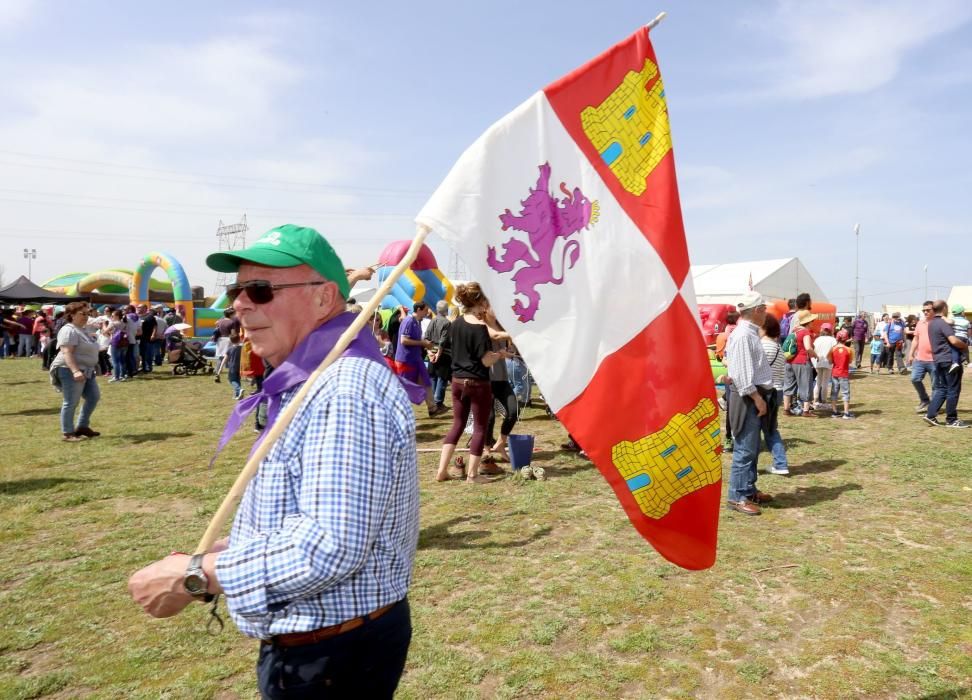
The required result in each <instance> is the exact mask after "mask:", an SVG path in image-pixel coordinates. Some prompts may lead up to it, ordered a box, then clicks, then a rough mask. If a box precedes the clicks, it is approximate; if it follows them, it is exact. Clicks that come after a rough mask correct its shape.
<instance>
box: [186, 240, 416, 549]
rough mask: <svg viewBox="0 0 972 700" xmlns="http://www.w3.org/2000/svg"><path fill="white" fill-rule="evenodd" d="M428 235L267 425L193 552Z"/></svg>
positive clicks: (212, 535)
mask: <svg viewBox="0 0 972 700" xmlns="http://www.w3.org/2000/svg"><path fill="white" fill-rule="evenodd" d="M428 235H429V229H428V228H426V227H425V226H422V225H421V224H420V225H419V226H418V230H417V231H416V234H415V238H414V240H412V245H411V246H409V249H408V251H407V252H406V253H405V257H403V258H402V259H401V261H400V262H399V263H398V265H396V266H395V269H393V270H392V271H391V273H390V274H389V275H388V277H387V278H385V281H384V282H383V283H382V285H381V287H379V288H378V291H377V292H375V295H374V296H373V297H371V299H370V300H369V301H368V304H367V306H365V307H364V308H363V309H362V310H361V313H359V314H358V316H357V318H355V319H354V321H353V322H352V323H351V325H350V326H348V328H347V330H345V331H344V333H342V334H341V337H340V338H338V341H337V343H335V345H334V347H333V348H331V351H330V352H329V353H328V354H327V357H325V358H324V359H323V360H321V364H320V365H318V367H317V369H315V370H314V372H313V373H312V374H311V375H310V376H309V377H308V378H307V381H305V382H304V385H303V386H302V387H301V388H300V391H298V392H297V395H296V396H295V397H294V398H293V399H292V400H291V401H290V403H288V404H287V408H285V409H284V411H283V412H282V413H281V414H280V415H279V416H278V417H277V420H275V421H274V423H273V425H272V426H271V427H270V432H269V433H268V434H267V436H266V437H265V438H264V439H263V442H261V443H260V446H259V447H258V448H257V449H256V451H255V452H254V453H253V454H252V455H251V456H250V459H249V460H247V462H246V466H244V467H243V471H241V472H240V475H239V476H238V477H236V481H235V482H234V483H233V486H232V487H231V488H230V490H229V493H227V494H226V497H225V498H224V499H223V502H222V503H221V504H220V506H219V509H218V510H217V511H216V514H215V515H213V519H212V520H211V521H210V523H209V527H207V528H206V532H205V533H204V534H203V536H202V539H201V540H199V544H198V545H197V546H196V551H195V554H205V553H206V552H208V551H209V550H210V549H212V546H213V544H214V543H215V542H216V538H217V537H219V533H220V531H222V529H223V526H224V525H225V524H226V521H227V520H228V519H229V517H230V515H232V513H233V511H234V510H236V506H237V505H238V504H239V502H240V499H241V498H243V492H244V491H245V490H246V485H247V484H249V483H250V480H251V479H252V478H253V476H254V475H255V474H256V472H257V469H258V468H259V467H260V462H262V461H263V459H264V457H266V456H267V453H268V452H270V448H272V447H273V445H274V443H275V442H276V441H277V439H278V438H279V437H280V436H281V435H283V432H284V431H285V430H286V429H287V426H288V425H290V421H291V420H293V418H294V416H295V415H296V414H297V410H298V409H299V408H300V406H301V404H303V402H304V399H305V398H306V397H307V393H308V392H309V391H310V388H311V387H312V386H313V385H314V383H315V382H316V381H317V379H318V377H320V376H321V374H323V373H324V370H326V369H327V368H328V367H330V366H331V364H332V363H333V362H334V361H335V360H336V359H337V358H339V357H340V356H341V353H343V352H344V351H345V349H347V347H348V345H349V344H350V343H351V341H352V340H353V339H354V337H355V336H356V335H357V334H358V331H360V330H361V329H362V328H363V327H364V325H365V324H366V323H369V322H370V321H371V319H372V315H373V314H374V312H375V309H377V308H378V305H379V304H380V303H381V300H382V299H384V298H385V296H386V295H387V294H388V293H389V292H390V291H391V288H392V285H394V284H395V282H396V281H398V278H399V277H401V276H402V274H403V273H404V272H405V270H407V269H408V268H409V266H410V265H411V264H412V262H414V261H415V258H416V257H418V253H419V250H421V248H422V244H423V243H424V242H425V239H426V237H427V236H428Z"/></svg>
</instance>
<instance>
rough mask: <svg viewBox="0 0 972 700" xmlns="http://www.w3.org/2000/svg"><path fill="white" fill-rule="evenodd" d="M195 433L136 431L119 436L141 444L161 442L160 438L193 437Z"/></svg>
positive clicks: (120, 438)
mask: <svg viewBox="0 0 972 700" xmlns="http://www.w3.org/2000/svg"><path fill="white" fill-rule="evenodd" d="M193 435H195V433H136V434H133V435H119V436H117V437H118V439H119V440H128V441H129V442H132V443H134V444H136V445H141V444H142V443H144V442H159V441H160V440H168V439H169V438H183V437H192V436H193Z"/></svg>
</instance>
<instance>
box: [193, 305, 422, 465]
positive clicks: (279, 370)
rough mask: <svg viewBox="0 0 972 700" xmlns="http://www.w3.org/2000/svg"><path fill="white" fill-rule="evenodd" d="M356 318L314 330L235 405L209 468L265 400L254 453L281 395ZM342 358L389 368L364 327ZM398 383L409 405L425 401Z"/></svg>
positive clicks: (347, 316)
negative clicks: (259, 388)
mask: <svg viewBox="0 0 972 700" xmlns="http://www.w3.org/2000/svg"><path fill="white" fill-rule="evenodd" d="M356 317H357V316H356V314H353V313H348V312H345V313H343V314H341V315H340V316H335V317H334V318H332V319H331V320H330V321H326V322H324V323H322V324H321V325H320V326H318V327H317V328H315V329H314V330H313V331H311V333H310V335H308V336H307V337H306V338H304V339H303V340H302V341H301V342H300V344H299V345H298V346H297V347H296V348H294V350H293V352H291V353H290V354H289V355H288V356H287V359H286V360H284V361H283V363H282V364H281V365H280V366H279V367H274V368H273V373H272V374H271V375H270V376H269V377H267V378H266V379H265V380H264V381H263V390H262V391H260V392H258V393H256V394H254V395H253V396H250V397H248V398H246V399H244V400H243V401H240V402H239V403H237V404H236V407H235V408H234V409H233V412H232V413H231V414H230V416H229V418H228V419H227V421H226V426H225V427H224V428H223V435H222V437H220V439H219V444H218V445H217V446H216V454H214V455H213V458H212V459H211V460H210V461H209V466H210V467H212V466H213V462H215V461H216V457H217V456H218V455H219V453H220V452H221V451H222V449H223V448H224V447H226V443H228V442H229V441H230V438H232V437H233V435H235V434H236V431H237V430H239V429H240V426H241V425H243V422H244V421H245V420H246V418H247V416H248V415H250V413H252V412H253V410H254V409H255V408H256V407H257V406H258V405H260V403H261V402H263V401H267V402H268V403H269V406H268V408H267V423H266V427H265V428H264V431H263V433H262V434H261V435H260V437H259V438H257V440H256V442H255V443H253V447H252V448H251V450H250V454H251V455H252V454H253V452H254V451H255V450H256V448H257V447H258V446H259V444H260V443H261V442H262V441H263V438H264V437H265V436H266V434H267V432H268V431H267V430H266V428H269V427H270V426H271V425H273V422H274V421H275V420H276V418H277V413H279V411H280V403H281V401H282V399H283V395H284V393H285V392H287V391H290V390H291V389H294V388H296V387H298V386H300V385H301V384H303V383H304V382H305V381H307V378H308V377H310V375H311V373H313V371H314V370H315V369H317V367H318V366H319V365H320V364H321V361H322V360H323V359H324V358H325V357H326V356H327V353H329V352H330V351H331V348H332V347H334V345H335V343H337V341H338V338H340V337H341V334H342V333H344V331H345V330H347V329H348V327H349V326H350V325H351V324H352V323H353V322H354V319H355V318H356ZM341 357H360V358H362V359H366V360H371V361H373V362H377V363H378V364H380V365H382V366H383V367H386V368H387V367H388V363H387V362H385V358H384V357H383V356H382V354H381V351H380V350H379V349H378V343H377V342H376V341H375V337H374V335H372V334H371V331H370V330H369V329H367V328H362V329H361V330H360V331H358V335H357V336H355V337H354V339H353V340H352V341H351V342H350V343H349V344H348V347H347V349H346V350H345V351H344V352H343V353H342V354H341ZM399 380H400V381H401V383H402V386H403V388H404V389H405V392H406V393H407V394H408V398H409V400H410V401H411V402H412V403H414V404H420V403H422V402H424V401H425V387H423V386H419V385H418V384H416V383H414V382H410V381H408V380H406V379H404V378H403V377H399Z"/></svg>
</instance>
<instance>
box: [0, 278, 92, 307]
mask: <svg viewBox="0 0 972 700" xmlns="http://www.w3.org/2000/svg"><path fill="white" fill-rule="evenodd" d="M87 298H88V297H87V296H79V297H72V296H68V295H67V294H58V293H57V292H51V291H48V290H46V289H44V288H43V287H38V286H37V285H36V284H34V283H33V282H31V281H30V280H29V279H27V278H26V277H25V276H24V275H21V276H20V277H19V278H18V279H16V280H14V281H13V282H11V283H10V284H8V285H7V286H6V287H2V288H0V304H67V303H68V302H71V301H82V300H84V299H87Z"/></svg>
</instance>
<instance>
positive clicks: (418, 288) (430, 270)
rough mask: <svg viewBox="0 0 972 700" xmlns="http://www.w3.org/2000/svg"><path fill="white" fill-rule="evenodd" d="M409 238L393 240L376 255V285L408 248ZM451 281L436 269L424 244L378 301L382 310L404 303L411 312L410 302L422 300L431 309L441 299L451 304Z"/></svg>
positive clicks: (436, 265)
mask: <svg viewBox="0 0 972 700" xmlns="http://www.w3.org/2000/svg"><path fill="white" fill-rule="evenodd" d="M411 244H412V242H411V241H395V242H394V243H389V244H388V245H387V246H385V249H384V250H383V251H381V255H380V256H379V257H378V265H379V268H378V284H379V285H380V284H381V283H382V282H384V281H385V279H386V278H387V277H388V276H389V275H390V274H391V271H392V270H393V269H394V268H395V266H396V265H397V264H398V263H399V262H401V260H402V258H403V257H405V253H406V252H407V251H408V248H409V246H410V245H411ZM454 291H455V290H454V289H453V287H452V283H451V282H450V281H449V280H448V279H446V276H445V275H444V274H442V271H441V270H439V264H438V263H437V262H436V260H435V255H433V254H432V251H431V250H429V248H428V247H427V246H424V245H423V246H422V248H421V250H419V254H418V256H417V257H416V258H415V261H414V262H413V263H412V265H411V267H410V268H409V269H408V270H405V273H404V274H403V275H402V276H401V277H399V278H398V282H396V283H395V286H394V287H392V289H391V292H389V293H388V295H387V296H386V297H385V298H384V299H382V300H381V307H382V308H383V309H394V308H397V307H399V306H404V307H406V308H407V309H409V310H410V311H411V309H412V305H413V304H415V303H416V302H419V301H424V302H425V303H426V304H428V305H429V306H430V307H431V308H433V309H434V308H435V305H436V304H437V303H438V302H439V300H441V299H445V300H446V302H447V303H449V304H453V303H454V302H453V301H452V295H453V293H454Z"/></svg>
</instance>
